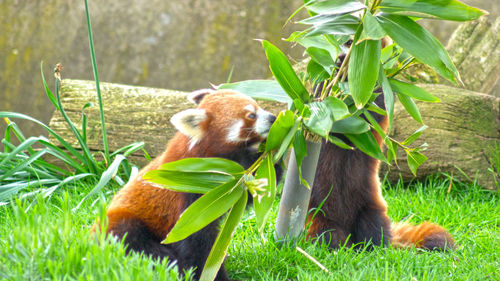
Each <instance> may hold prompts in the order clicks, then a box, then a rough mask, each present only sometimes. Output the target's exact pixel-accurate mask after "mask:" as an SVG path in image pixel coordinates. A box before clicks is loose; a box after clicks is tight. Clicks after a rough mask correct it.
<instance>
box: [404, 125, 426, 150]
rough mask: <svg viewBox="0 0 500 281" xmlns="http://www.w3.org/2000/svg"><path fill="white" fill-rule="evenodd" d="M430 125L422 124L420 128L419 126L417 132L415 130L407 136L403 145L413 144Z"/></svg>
mask: <svg viewBox="0 0 500 281" xmlns="http://www.w3.org/2000/svg"><path fill="white" fill-rule="evenodd" d="M427 128H428V127H427V126H425V125H424V126H422V127H420V128H418V130H416V131H415V132H413V134H411V136H409V137H407V138H406V139H405V140H404V141H403V142H402V143H401V144H402V145H410V144H412V143H413V142H414V141H415V140H416V139H418V138H419V137H420V136H421V135H422V133H423V131H424V130H426V129H427Z"/></svg>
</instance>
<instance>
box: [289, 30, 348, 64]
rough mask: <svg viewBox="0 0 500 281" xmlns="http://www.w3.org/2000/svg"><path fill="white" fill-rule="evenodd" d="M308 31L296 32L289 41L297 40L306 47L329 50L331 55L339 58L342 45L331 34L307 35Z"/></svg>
mask: <svg viewBox="0 0 500 281" xmlns="http://www.w3.org/2000/svg"><path fill="white" fill-rule="evenodd" d="M305 35H306V32H305V31H302V32H294V33H292V35H290V37H289V38H288V39H286V40H287V41H292V42H297V43H299V44H300V45H302V46H304V48H306V49H307V48H310V47H316V48H320V49H324V50H327V51H328V52H329V53H330V56H331V57H332V58H334V60H336V59H337V57H338V55H339V49H340V46H339V44H338V42H337V40H336V38H333V36H331V35H318V36H305Z"/></svg>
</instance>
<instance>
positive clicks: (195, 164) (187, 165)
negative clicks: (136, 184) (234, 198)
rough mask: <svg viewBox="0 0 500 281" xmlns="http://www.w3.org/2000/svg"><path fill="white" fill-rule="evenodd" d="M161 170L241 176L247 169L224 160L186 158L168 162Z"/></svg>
mask: <svg viewBox="0 0 500 281" xmlns="http://www.w3.org/2000/svg"><path fill="white" fill-rule="evenodd" d="M160 169H161V170H168V171H182V172H206V173H220V174H227V175H235V174H241V173H243V172H244V171H245V169H244V168H243V167H242V166H241V165H240V164H238V163H236V162H234V161H231V160H227V159H224V158H210V157H207V158H184V159H181V160H177V161H174V162H168V163H165V164H163V165H162V166H161V168H160Z"/></svg>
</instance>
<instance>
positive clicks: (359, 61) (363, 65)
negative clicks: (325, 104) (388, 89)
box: [347, 28, 380, 109]
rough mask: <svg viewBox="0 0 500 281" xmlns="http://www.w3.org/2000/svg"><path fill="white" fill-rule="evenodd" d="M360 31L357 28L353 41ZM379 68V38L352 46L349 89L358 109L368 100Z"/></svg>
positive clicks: (356, 39) (357, 37) (356, 38)
mask: <svg viewBox="0 0 500 281" xmlns="http://www.w3.org/2000/svg"><path fill="white" fill-rule="evenodd" d="M360 33H361V28H360V29H358V32H357V33H356V36H355V37H354V42H357V41H358V39H359V36H360ZM379 69H380V40H377V41H374V40H365V41H362V42H360V43H359V44H355V45H353V46H352V53H351V59H350V60H349V68H348V74H347V75H348V77H349V80H348V82H349V90H350V92H351V95H352V98H353V100H354V103H355V104H356V107H357V108H358V109H360V108H363V106H364V105H365V104H366V103H367V102H368V101H369V100H370V98H371V96H372V94H373V88H374V87H375V83H376V82H377V78H378V72H379Z"/></svg>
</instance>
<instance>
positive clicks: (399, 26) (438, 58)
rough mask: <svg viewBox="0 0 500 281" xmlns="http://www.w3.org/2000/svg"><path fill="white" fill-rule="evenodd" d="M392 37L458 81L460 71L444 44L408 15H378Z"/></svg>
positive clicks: (449, 77) (437, 69)
mask: <svg viewBox="0 0 500 281" xmlns="http://www.w3.org/2000/svg"><path fill="white" fill-rule="evenodd" d="M376 18H377V20H378V22H379V23H380V25H381V26H382V28H383V29H384V30H385V31H386V32H387V34H389V36H391V38H392V39H393V40H394V41H395V42H396V43H397V44H398V45H399V46H401V47H403V49H405V50H406V51H407V52H408V53H410V54H411V55H412V56H414V57H415V58H417V59H418V60H420V61H422V62H423V63H425V64H428V65H429V66H430V67H432V68H433V69H434V70H435V71H436V72H437V73H439V74H440V75H441V76H443V77H444V78H446V79H448V80H450V81H452V82H456V79H455V77H456V78H458V79H460V76H459V74H458V71H457V69H456V67H455V65H453V62H452V61H451V59H450V56H449V55H448V52H446V50H445V49H444V47H443V45H442V44H441V43H440V42H439V41H438V40H437V39H436V38H435V37H434V36H432V34H430V33H429V32H428V31H427V30H425V29H424V28H423V27H421V26H420V25H419V24H418V23H416V22H414V21H413V20H411V19H410V18H408V17H405V16H398V15H389V14H382V15H379V16H377V17H376Z"/></svg>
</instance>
